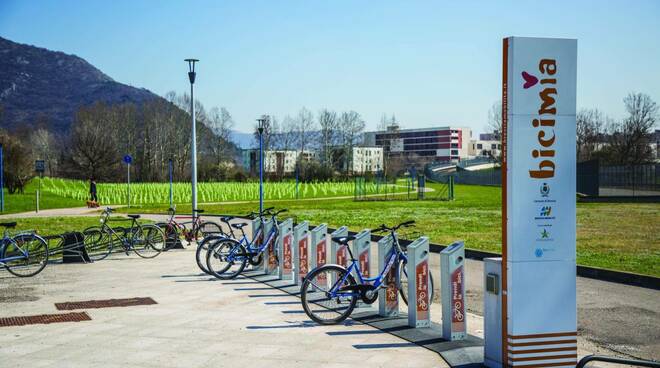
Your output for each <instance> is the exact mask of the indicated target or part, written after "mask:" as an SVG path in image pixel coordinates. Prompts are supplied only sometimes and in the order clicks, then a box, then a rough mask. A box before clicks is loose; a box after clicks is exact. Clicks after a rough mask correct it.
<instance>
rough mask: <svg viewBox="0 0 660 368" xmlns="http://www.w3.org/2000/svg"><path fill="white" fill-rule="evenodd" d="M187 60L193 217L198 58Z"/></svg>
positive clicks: (193, 206)
mask: <svg viewBox="0 0 660 368" xmlns="http://www.w3.org/2000/svg"><path fill="white" fill-rule="evenodd" d="M185 61H187V62H188V79H190V114H191V115H192V149H191V151H192V169H191V176H192V179H191V181H192V209H193V211H192V216H193V220H194V218H195V210H196V209H197V128H196V125H197V124H195V96H194V94H193V85H194V84H195V76H196V75H197V73H195V63H196V62H198V61H199V60H198V59H186V60H185Z"/></svg>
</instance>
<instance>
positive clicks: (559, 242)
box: [502, 37, 577, 367]
mask: <svg viewBox="0 0 660 368" xmlns="http://www.w3.org/2000/svg"><path fill="white" fill-rule="evenodd" d="M576 65H577V40H570V39H549V38H522V37H510V38H506V39H504V45H503V85H502V102H503V103H502V129H503V133H504V134H503V137H502V143H503V147H504V155H503V157H504V159H503V170H502V171H503V181H502V196H503V198H502V221H503V223H502V232H503V241H502V243H503V244H502V267H503V270H502V321H503V323H502V357H503V358H504V359H503V360H502V361H503V362H504V365H508V366H519V365H521V366H522V365H529V364H534V365H536V366H564V365H566V366H573V367H574V366H575V364H576V360H577V332H576V331H577V317H576V297H575V282H576V280H575V229H576V221H575V180H576V179H575V167H576V165H575V139H576V136H575V95H576Z"/></svg>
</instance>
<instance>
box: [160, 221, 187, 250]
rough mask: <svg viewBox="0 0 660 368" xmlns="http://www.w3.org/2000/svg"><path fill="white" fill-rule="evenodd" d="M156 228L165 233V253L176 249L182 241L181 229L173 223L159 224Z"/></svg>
mask: <svg viewBox="0 0 660 368" xmlns="http://www.w3.org/2000/svg"><path fill="white" fill-rule="evenodd" d="M156 226H158V227H159V228H161V229H162V230H163V232H164V233H165V247H164V248H163V252H167V251H168V250H170V249H172V248H174V247H175V246H176V245H177V243H178V242H180V241H181V240H180V239H179V229H177V227H176V225H174V224H173V223H168V222H159V223H157V224H156Z"/></svg>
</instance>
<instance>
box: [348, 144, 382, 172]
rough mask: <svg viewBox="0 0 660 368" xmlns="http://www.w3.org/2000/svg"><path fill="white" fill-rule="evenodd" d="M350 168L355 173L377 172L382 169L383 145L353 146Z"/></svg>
mask: <svg viewBox="0 0 660 368" xmlns="http://www.w3.org/2000/svg"><path fill="white" fill-rule="evenodd" d="M349 169H350V171H351V172H353V173H366V172H372V173H375V172H377V171H379V170H382V169H383V147H376V146H361V147H353V157H352V160H351V163H350V168H349Z"/></svg>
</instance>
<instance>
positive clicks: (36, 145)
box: [30, 128, 57, 176]
mask: <svg viewBox="0 0 660 368" xmlns="http://www.w3.org/2000/svg"><path fill="white" fill-rule="evenodd" d="M30 143H31V145H32V151H33V154H34V155H35V157H37V158H38V159H41V160H44V162H45V163H46V174H47V175H48V176H53V174H54V172H55V165H56V164H57V150H56V149H55V147H56V146H57V145H56V143H55V139H54V137H53V134H52V133H50V132H49V131H48V130H47V129H45V128H39V129H36V130H34V131H32V133H31V134H30Z"/></svg>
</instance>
